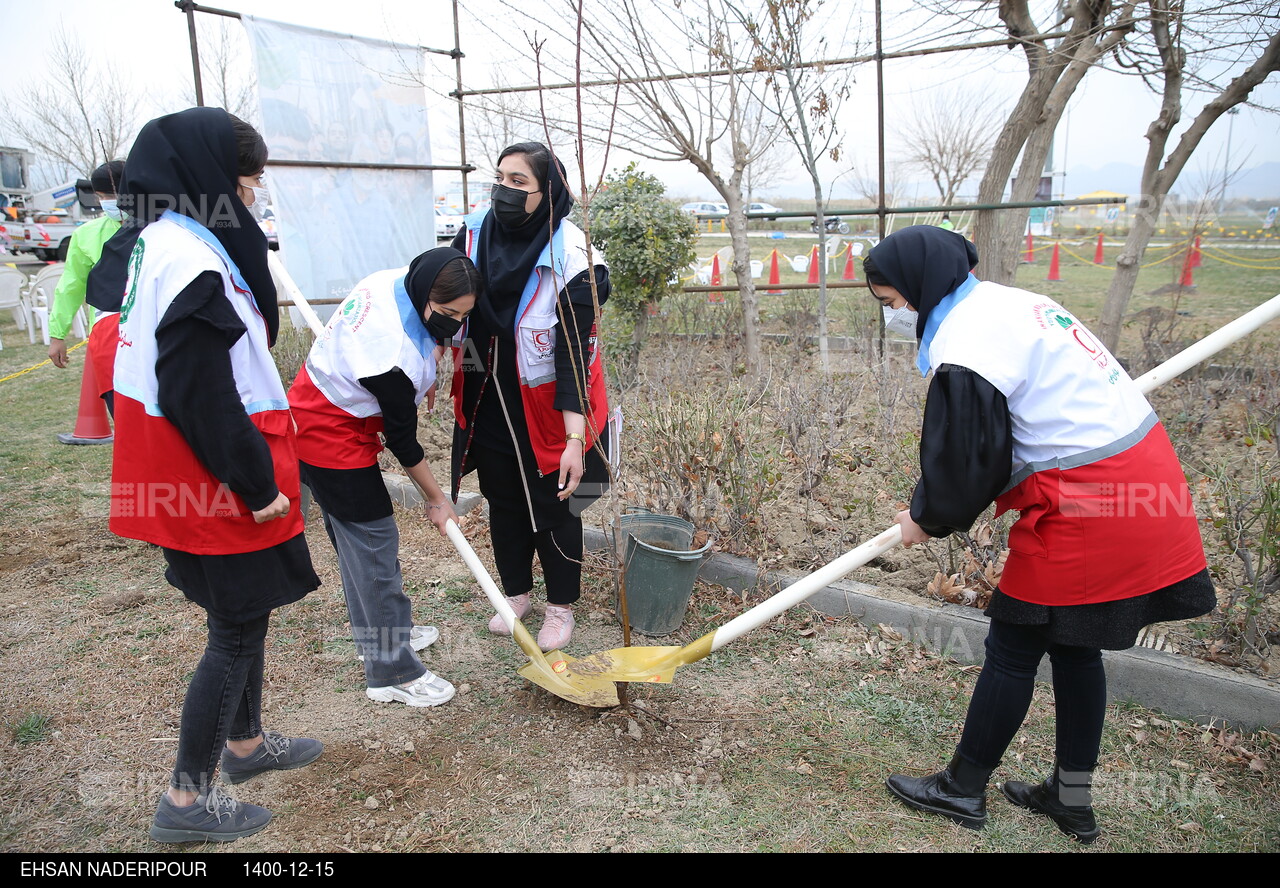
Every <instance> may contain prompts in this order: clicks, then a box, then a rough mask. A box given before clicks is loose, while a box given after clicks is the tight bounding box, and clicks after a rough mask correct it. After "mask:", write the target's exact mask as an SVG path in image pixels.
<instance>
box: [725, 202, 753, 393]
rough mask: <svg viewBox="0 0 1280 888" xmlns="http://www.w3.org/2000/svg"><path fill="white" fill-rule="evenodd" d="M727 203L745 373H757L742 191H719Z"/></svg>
mask: <svg viewBox="0 0 1280 888" xmlns="http://www.w3.org/2000/svg"><path fill="white" fill-rule="evenodd" d="M721 196H722V197H724V199H725V203H727V204H728V205H729V217H728V218H727V219H726V220H725V224H726V225H727V226H728V228H729V243H730V244H732V245H733V264H732V265H731V268H732V269H733V273H734V274H735V275H736V276H737V278H738V298H739V299H741V300H742V343H743V350H744V352H745V354H744V360H745V363H746V365H747V374H748V375H750V376H755V375H756V374H757V373H759V372H760V304H759V302H758V300H757V298H756V284H755V281H754V280H752V279H751V244H750V242H749V241H748V239H747V219H746V216H744V215H743V209H742V208H743V202H742V192H741V191H737V192H735V191H734V190H733V189H732V188H725V189H724V190H723V191H721Z"/></svg>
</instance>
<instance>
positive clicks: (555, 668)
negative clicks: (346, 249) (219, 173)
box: [267, 253, 618, 708]
mask: <svg viewBox="0 0 1280 888" xmlns="http://www.w3.org/2000/svg"><path fill="white" fill-rule="evenodd" d="M267 262H268V265H269V266H270V267H271V271H272V273H274V274H275V276H276V278H277V279H278V280H279V281H280V282H281V283H282V284H283V285H284V290H285V292H286V293H287V294H288V295H289V298H290V299H291V300H292V301H293V304H294V305H295V306H297V308H298V309H299V310H300V311H301V312H302V316H303V318H304V319H305V320H306V322H307V325H308V326H309V327H310V328H311V331H312V332H313V333H315V335H317V336H320V335H321V334H322V333H324V325H323V324H321V323H320V318H319V317H317V316H316V313H315V312H314V311H313V310H312V308H311V305H310V304H309V303H308V302H307V299H306V297H305V296H303V295H302V291H301V290H299V289H298V285H297V284H295V283H294V282H293V278H292V277H290V276H289V272H288V271H286V270H285V267H284V264H283V263H282V262H281V261H280V260H279V258H277V257H276V255H275V253H268V254H267ZM414 486H415V487H417V486H418V485H417V482H416V481H414ZM418 490H419V492H420V493H422V495H423V498H424V499H425V498H426V492H425V491H423V490H422V488H420V487H419V488H418ZM445 531H446V533H448V535H449V540H450V542H452V543H453V545H454V548H456V549H457V550H458V554H459V555H461V556H462V560H463V561H465V562H466V563H467V567H468V568H470V570H471V573H472V574H473V575H474V576H475V578H476V580H477V581H479V583H480V588H481V589H483V590H484V594H485V595H487V596H488V597H489V603H490V604H492V605H493V607H494V609H495V610H496V611H497V612H498V613H500V614H501V615H502V619H503V620H504V621H505V622H506V624H507V627H508V628H509V629H510V630H511V635H512V637H513V638H515V640H516V644H518V645H519V646H520V650H522V651H524V652H525V654H526V655H527V656H528V657H529V662H528V663H526V664H525V665H524V666H522V667H520V669H519V670H518V671H519V672H520V674H521V675H523V676H524V677H525V678H527V679H529V681H531V682H533V683H534V684H536V685H537V686H538V687H541V688H546V689H547V690H548V691H550V692H551V693H553V694H555V695H556V696H557V697H563V698H564V699H566V700H568V701H570V702H571V703H580V704H581V705H583V706H597V707H601V708H603V707H609V706H617V705H618V689H617V687H616V686H615V685H614V683H613V682H612V681H610V680H608V679H605V678H599V677H596V676H593V675H590V674H579V673H577V672H574V671H571V666H572V664H573V663H574V662H575V661H574V659H573V658H572V657H570V656H568V655H566V654H563V653H561V652H560V651H552V653H551V655H550V657H548V656H547V655H545V654H543V653H542V649H541V648H539V647H538V643H537V642H536V641H535V640H534V638H533V636H532V635H530V634H529V630H528V629H526V628H524V624H523V623H521V622H520V621H519V620H517V619H516V613H515V611H513V610H512V609H511V605H509V604H507V597H506V596H505V595H503V594H502V593H501V592H499V591H498V587H497V586H496V585H495V584H494V582H493V578H492V577H490V576H489V571H487V570H486V569H485V566H484V565H483V564H482V563H481V562H480V559H479V558H478V557H477V556H476V551H475V549H472V548H471V544H470V543H468V542H467V538H466V537H465V536H463V535H462V530H461V529H459V527H458V525H457V524H456V523H455V522H453V521H449V523H448V524H447V525H445Z"/></svg>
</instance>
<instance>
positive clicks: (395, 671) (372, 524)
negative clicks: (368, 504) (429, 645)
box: [324, 512, 427, 688]
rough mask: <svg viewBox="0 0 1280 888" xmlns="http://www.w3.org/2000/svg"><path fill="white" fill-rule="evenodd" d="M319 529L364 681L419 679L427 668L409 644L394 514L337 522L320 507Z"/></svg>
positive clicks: (409, 609) (382, 683)
mask: <svg viewBox="0 0 1280 888" xmlns="http://www.w3.org/2000/svg"><path fill="white" fill-rule="evenodd" d="M324 529H325V531H326V532H327V533H328V534H329V539H330V541H332V543H333V548H334V549H335V550H337V552H338V569H339V571H340V572H341V574H342V594H343V595H344V596H345V597H346V599H347V614H348V615H349V616H350V617H351V635H352V638H353V640H354V641H355V643H356V650H358V651H359V652H360V653H362V654H364V677H365V683H366V684H367V685H368V686H369V687H371V688H385V687H387V686H389V685H399V684H406V683H408V682H411V681H414V680H415V679H418V678H421V677H422V675H423V674H424V673H425V672H426V671H427V667H425V666H423V665H422V661H421V660H419V659H418V655H417V654H415V653H414V652H413V648H411V647H410V646H409V632H410V630H411V629H413V605H412V603H411V602H410V601H409V596H407V595H405V594H404V583H403V581H402V580H401V576H400V531H399V530H398V529H397V528H396V520H395V518H394V517H392V516H390V515H388V516H387V517H386V518H379V519H377V520H375V521H343V520H342V519H340V518H334V517H333V516H332V515H330V514H329V513H328V512H325V513H324Z"/></svg>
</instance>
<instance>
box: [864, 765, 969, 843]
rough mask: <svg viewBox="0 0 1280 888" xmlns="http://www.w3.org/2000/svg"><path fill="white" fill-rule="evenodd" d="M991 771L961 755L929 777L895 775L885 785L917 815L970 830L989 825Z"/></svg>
mask: <svg viewBox="0 0 1280 888" xmlns="http://www.w3.org/2000/svg"><path fill="white" fill-rule="evenodd" d="M990 777H991V769H989V768H979V767H977V766H975V765H971V764H969V763H968V762H967V761H965V760H964V759H962V758H960V756H959V755H957V756H955V757H953V758H952V759H951V764H949V765H947V767H946V768H945V769H944V770H942V771H939V772H938V773H937V774H930V775H929V776H928V777H907V776H906V775H903V774H894V775H893V776H891V777H890V778H889V779H888V780H886V781H885V786H887V787H889V792H891V793H893V794H894V795H895V796H897V797H898V798H900V799H901V800H902V801H903V802H905V803H906V804H907V805H909V806H910V807H912V808H915V809H916V810H917V811H927V812H929V813H930V814H941V815H942V816H943V817H949V818H951V819H952V820H954V821H955V822H956V823H958V824H960V825H961V826H966V827H968V828H969V829H982V827H983V826H985V825H986V823H987V781H988V780H989V779H990Z"/></svg>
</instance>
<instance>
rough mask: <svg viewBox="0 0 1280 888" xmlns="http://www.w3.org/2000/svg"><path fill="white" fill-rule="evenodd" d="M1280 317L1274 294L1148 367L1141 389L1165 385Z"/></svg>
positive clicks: (1139, 381) (1279, 302)
mask: <svg viewBox="0 0 1280 888" xmlns="http://www.w3.org/2000/svg"><path fill="white" fill-rule="evenodd" d="M1277 317H1280V295H1276V296H1272V297H1271V298H1270V299H1268V300H1267V301H1266V302H1264V303H1262V304H1261V305H1259V306H1258V307H1257V308H1255V309H1253V310H1252V311H1250V312H1246V313H1245V314H1242V315H1241V316H1240V317H1238V318H1236V319H1235V320H1234V321H1232V322H1231V323H1229V324H1227V325H1225V326H1223V327H1219V328H1218V329H1217V330H1215V331H1213V332H1212V333H1210V334H1209V335H1208V336H1206V337H1205V338H1204V339H1201V340H1200V341H1199V342H1194V343H1192V344H1191V345H1189V346H1187V347H1186V348H1185V349H1183V350H1182V351H1180V352H1178V353H1177V354H1176V355H1174V356H1173V357H1172V358H1170V359H1169V360H1167V361H1165V362H1164V363H1163V364H1161V365H1160V366H1158V367H1155V368H1153V369H1151V370H1148V371H1147V372H1146V373H1144V374H1143V375H1142V376H1139V377H1138V378H1137V379H1135V380H1134V382H1136V383H1137V384H1138V389H1139V390H1140V391H1141V392H1142V393H1143V394H1144V395H1145V394H1146V393H1147V392H1149V391H1151V390H1152V389H1154V388H1156V387H1157V386H1160V385H1163V384H1164V383H1166V382H1168V381H1169V380H1170V379H1173V378H1174V377H1175V376H1178V375H1179V374H1181V373H1185V372H1186V371H1187V370H1189V369H1191V368H1192V367H1194V366H1195V365H1196V364H1199V363H1200V362H1201V361H1203V360H1205V359H1206V358H1209V357H1212V356H1213V355H1215V354H1217V353H1218V352H1220V351H1222V350H1223V349H1224V348H1226V347H1227V346H1228V345H1231V343H1233V342H1235V341H1237V340H1239V339H1243V338H1244V337H1245V336H1248V335H1249V334H1250V333H1252V332H1253V331H1254V330H1256V329H1258V328H1259V327H1261V326H1262V325H1263V324H1265V323H1266V322H1267V321H1270V320H1274V319H1275V318H1277Z"/></svg>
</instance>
